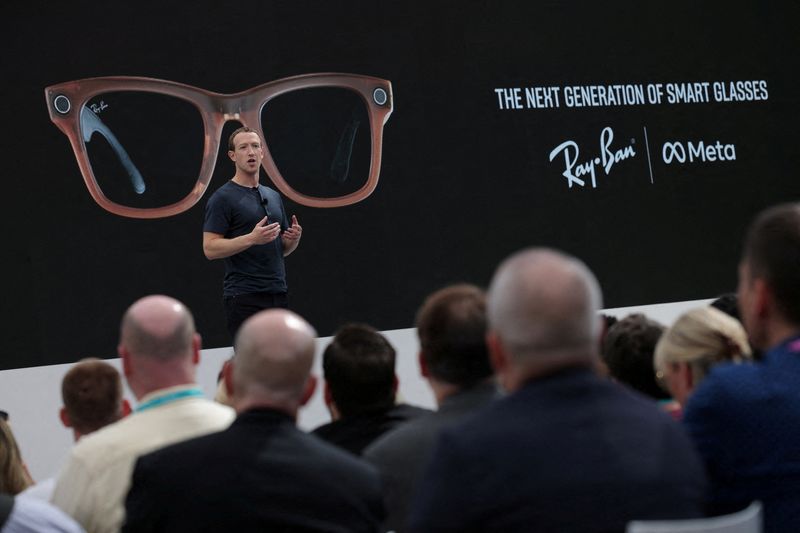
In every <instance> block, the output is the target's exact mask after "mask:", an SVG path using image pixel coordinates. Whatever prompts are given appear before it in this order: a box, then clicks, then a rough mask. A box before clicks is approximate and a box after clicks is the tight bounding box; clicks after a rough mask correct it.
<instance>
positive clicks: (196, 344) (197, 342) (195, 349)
mask: <svg viewBox="0 0 800 533" xmlns="http://www.w3.org/2000/svg"><path fill="white" fill-rule="evenodd" d="M202 346H203V339H202V337H200V334H199V333H195V334H194V337H192V364H193V365H195V366H197V365H199V364H200V348H201V347H202Z"/></svg>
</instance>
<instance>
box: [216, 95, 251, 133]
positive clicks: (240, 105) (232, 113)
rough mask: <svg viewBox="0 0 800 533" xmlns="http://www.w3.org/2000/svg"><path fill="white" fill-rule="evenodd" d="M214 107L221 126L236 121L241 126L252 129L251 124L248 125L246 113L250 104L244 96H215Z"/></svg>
mask: <svg viewBox="0 0 800 533" xmlns="http://www.w3.org/2000/svg"><path fill="white" fill-rule="evenodd" d="M215 104H216V105H215V107H216V108H217V111H218V112H219V114H220V115H221V116H222V122H223V124H225V123H227V122H230V121H236V122H239V123H240V124H242V125H243V126H250V127H253V126H254V125H253V124H248V123H247V122H248V120H247V112H248V111H249V108H248V106H249V105H250V104H251V102H248V101H247V98H246V96H243V95H240V94H221V95H218V96H217V99H216V102H215Z"/></svg>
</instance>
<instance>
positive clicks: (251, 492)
mask: <svg viewBox="0 0 800 533" xmlns="http://www.w3.org/2000/svg"><path fill="white" fill-rule="evenodd" d="M126 513H127V517H126V523H125V525H124V526H123V528H122V530H123V531H125V532H137V531H148V532H157V531H192V532H201V531H215V532H219V531H237V532H247V531H276V532H279V531H293V532H294V531H298V532H311V531H326V532H334V531H341V532H345V531H346V532H360V531H364V532H366V531H370V532H372V531H378V530H379V526H380V523H381V520H382V518H383V506H382V503H381V494H380V482H379V479H378V474H377V472H376V471H375V470H374V469H373V468H372V467H370V466H369V465H368V464H366V463H364V462H362V461H361V460H359V459H358V458H356V457H353V456H352V455H350V454H348V453H346V452H343V451H340V450H338V449H336V448H335V447H333V446H331V445H329V444H327V443H325V442H323V441H321V440H319V439H318V438H316V437H314V436H312V435H308V434H306V433H303V432H302V431H300V430H298V429H297V428H296V427H295V423H294V420H292V418H291V417H289V416H288V415H286V414H284V413H280V412H277V411H272V410H268V409H258V410H251V411H247V412H245V413H242V414H241V415H239V417H238V418H237V419H236V420H235V421H234V423H233V424H232V425H231V427H230V428H228V429H226V430H225V431H222V432H220V433H215V434H212V435H207V436H204V437H200V438H196V439H192V440H189V441H185V442H182V443H179V444H176V445H173V446H169V447H167V448H164V449H161V450H159V451H156V452H154V453H151V454H149V455H145V456H143V457H141V458H140V459H139V460H138V461H137V463H136V467H135V470H134V472H133V478H132V486H131V490H130V492H129V493H128V498H127V501H126Z"/></svg>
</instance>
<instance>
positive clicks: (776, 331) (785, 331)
mask: <svg viewBox="0 0 800 533" xmlns="http://www.w3.org/2000/svg"><path fill="white" fill-rule="evenodd" d="M798 335H800V327H798V326H797V325H795V324H787V323H785V322H779V323H776V324H773V325H772V327H771V328H770V329H769V330H768V331H767V343H766V344H767V346H766V348H767V349H768V350H769V349H772V348H774V347H776V346H778V345H779V344H781V343H783V342H784V341H786V340H788V339H791V338H792V337H797V336H798Z"/></svg>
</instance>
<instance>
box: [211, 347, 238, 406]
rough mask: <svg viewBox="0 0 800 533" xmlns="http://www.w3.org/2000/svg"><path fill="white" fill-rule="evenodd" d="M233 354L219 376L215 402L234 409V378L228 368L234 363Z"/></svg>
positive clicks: (224, 364) (223, 364) (223, 365)
mask: <svg viewBox="0 0 800 533" xmlns="http://www.w3.org/2000/svg"><path fill="white" fill-rule="evenodd" d="M234 355H236V354H232V355H231V356H230V357H229V358H228V359H226V360H225V362H224V363H222V368H221V369H220V371H219V374H218V375H217V390H216V391H215V392H214V401H215V402H217V403H221V404H222V405H227V406H229V407H233V377H232V373H231V372H229V371H228V367H229V366H230V365H231V364H232V363H233V356H234Z"/></svg>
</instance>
